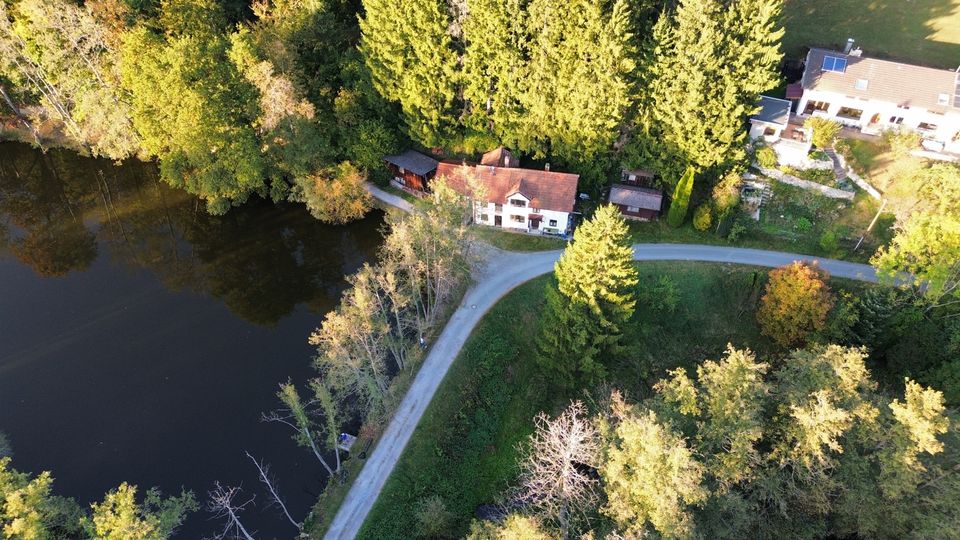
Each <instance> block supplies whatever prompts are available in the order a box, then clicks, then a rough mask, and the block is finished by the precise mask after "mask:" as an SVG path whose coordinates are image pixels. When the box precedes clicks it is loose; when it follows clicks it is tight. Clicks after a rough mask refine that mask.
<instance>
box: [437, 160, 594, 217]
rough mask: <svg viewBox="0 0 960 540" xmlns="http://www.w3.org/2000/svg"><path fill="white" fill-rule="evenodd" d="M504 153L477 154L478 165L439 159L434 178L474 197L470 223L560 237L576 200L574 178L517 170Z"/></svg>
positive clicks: (516, 163) (513, 161)
mask: <svg viewBox="0 0 960 540" xmlns="http://www.w3.org/2000/svg"><path fill="white" fill-rule="evenodd" d="M519 165H520V162H519V160H518V159H516V158H515V157H514V156H513V155H512V154H511V153H510V151H509V150H507V149H506V148H503V147H500V148H497V149H495V150H492V151H490V152H487V153H486V154H484V155H483V158H482V159H481V160H480V164H479V165H474V164H467V163H461V162H448V161H442V162H440V164H439V165H438V166H437V172H436V176H437V177H438V178H439V177H444V178H445V179H446V181H447V183H448V185H449V186H450V187H451V188H453V189H454V190H455V191H457V192H458V193H461V194H463V195H467V196H471V197H472V196H475V193H476V192H477V191H480V192H481V193H482V194H483V197H482V199H483V200H481V201H476V202H475V213H474V221H475V222H476V223H478V224H481V225H490V226H494V227H502V228H504V229H512V230H516V231H522V232H530V233H548V234H566V233H568V232H569V231H570V228H571V226H572V225H573V220H572V219H571V216H572V214H573V205H574V202H575V201H576V196H577V181H578V180H579V178H580V177H579V175H576V174H570V173H562V172H556V171H551V170H549V166H547V167H546V168H544V169H522V168H520V166H519Z"/></svg>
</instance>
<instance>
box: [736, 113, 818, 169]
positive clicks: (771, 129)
mask: <svg viewBox="0 0 960 540" xmlns="http://www.w3.org/2000/svg"><path fill="white" fill-rule="evenodd" d="M791 105H792V103H791V102H790V101H787V100H785V99H778V98H773V97H769V96H760V102H759V103H758V106H759V107H760V110H759V111H758V112H757V114H755V115H753V116H752V117H750V140H754V141H755V140H760V139H762V140H763V141H764V142H766V143H767V144H768V145H770V147H771V148H773V150H774V151H775V152H776V153H777V157H778V158H779V160H780V163H782V164H784V165H792V166H797V167H803V166H804V165H805V164H806V163H807V161H808V160H807V154H809V153H810V147H811V146H812V145H813V143H812V140H811V139H812V137H813V134H812V133H811V130H810V128H805V127H803V125H802V124H801V123H799V121H798V120H797V119H796V118H791V116H790V107H791Z"/></svg>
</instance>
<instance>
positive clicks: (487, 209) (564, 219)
mask: <svg viewBox="0 0 960 540" xmlns="http://www.w3.org/2000/svg"><path fill="white" fill-rule="evenodd" d="M496 206H497V205H496V204H494V203H486V204H485V205H478V207H477V212H476V215H474V220H475V221H476V222H477V223H479V224H481V225H490V226H493V225H494V223H495V221H494V217H495V216H501V217H502V218H503V221H502V223H503V225H502V226H503V228H504V229H514V230H518V231H527V230H528V228H529V225H530V223H529V219H528V218H529V216H530V214H540V215H542V216H543V220H541V221H540V230H544V229H551V230H552V229H556V231H557V232H560V233H563V232H566V231H567V227H568V225H569V219H570V214H568V213H567V212H557V211H554V210H545V209H542V208H541V209H538V210H537V211H536V212H534V211H533V209H532V208H530V207H529V206H525V207H515V206H511V205H510V204H509V201H508V203H507V204H504V205H503V207H502V209H501V210H497V209H496ZM484 216H487V219H486V220H484V219H483V217H484ZM511 216H521V217H523V223H519V222H515V221H514V220H513V219H512V218H511ZM551 221H556V225H551V224H550V223H551Z"/></svg>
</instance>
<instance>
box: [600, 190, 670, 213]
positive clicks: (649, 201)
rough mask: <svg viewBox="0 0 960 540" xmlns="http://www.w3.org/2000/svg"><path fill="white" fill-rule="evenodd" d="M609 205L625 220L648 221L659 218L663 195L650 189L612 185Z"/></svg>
mask: <svg viewBox="0 0 960 540" xmlns="http://www.w3.org/2000/svg"><path fill="white" fill-rule="evenodd" d="M610 204H613V205H614V206H616V207H617V208H618V209H619V210H620V213H621V214H623V216H624V217H626V218H629V219H636V220H640V221H650V220H654V219H658V218H659V217H660V209H661V207H662V206H663V193H661V192H660V191H658V190H656V189H651V188H645V187H639V186H628V185H624V184H614V185H613V187H612V188H610Z"/></svg>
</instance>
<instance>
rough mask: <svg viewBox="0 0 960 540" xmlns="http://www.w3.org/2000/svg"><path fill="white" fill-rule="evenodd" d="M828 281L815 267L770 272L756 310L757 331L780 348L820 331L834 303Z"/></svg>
mask: <svg viewBox="0 0 960 540" xmlns="http://www.w3.org/2000/svg"><path fill="white" fill-rule="evenodd" d="M828 277H829V275H828V274H827V272H826V271H824V270H821V269H820V268H819V267H817V266H816V264H812V265H811V264H806V263H802V262H794V263H793V264H790V265H787V266H783V267H781V268H777V269H774V270H771V271H770V281H769V282H768V283H767V289H766V294H764V295H763V298H762V299H761V300H760V309H759V310H757V321H758V322H759V323H760V331H761V332H762V333H763V334H764V335H766V336H769V337H771V338H773V340H774V341H776V342H777V343H778V344H779V345H781V346H783V347H793V346H797V345H801V344H802V343H803V342H804V341H805V340H806V338H807V336H808V335H810V334H811V333H812V332H815V331H817V330H820V329H822V328H823V326H824V324H825V323H826V321H827V315H828V314H829V313H830V309H831V308H833V304H834V301H835V299H834V295H833V292H831V291H830V287H829V286H828V285H827V283H826V280H827V278H828Z"/></svg>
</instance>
